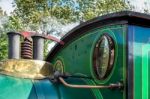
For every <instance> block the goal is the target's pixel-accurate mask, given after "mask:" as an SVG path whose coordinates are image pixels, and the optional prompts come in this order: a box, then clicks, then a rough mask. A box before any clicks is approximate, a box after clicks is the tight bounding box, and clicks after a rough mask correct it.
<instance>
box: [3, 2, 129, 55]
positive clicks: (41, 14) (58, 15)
mask: <svg viewBox="0 0 150 99" xmlns="http://www.w3.org/2000/svg"><path fill="white" fill-rule="evenodd" d="M13 6H15V10H14V11H13V12H12V15H11V16H9V20H8V21H7V23H6V24H3V25H1V27H2V28H3V29H1V30H2V31H4V33H5V35H6V32H8V31H34V32H41V33H43V32H46V33H48V34H54V35H59V36H60V35H62V32H63V30H62V27H63V26H66V25H67V24H71V23H74V22H80V21H86V20H89V19H92V18H94V17H97V16H100V15H103V14H107V13H112V12H115V11H121V10H126V9H129V8H130V5H129V4H128V3H126V2H124V1H122V0H14V3H13ZM0 16H6V15H4V12H3V11H2V9H0ZM7 17H8V16H7ZM65 32H66V31H65ZM63 34H64V33H63ZM1 37H3V38H1V41H3V40H4V39H5V40H6V36H2V35H1ZM1 44H3V45H7V44H6V43H1ZM45 44H48V43H45ZM4 48H5V47H3V48H2V47H1V49H4ZM5 52H6V51H4V52H1V53H2V54H1V55H2V56H5ZM2 58H4V57H2Z"/></svg>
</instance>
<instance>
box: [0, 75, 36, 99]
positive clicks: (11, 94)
mask: <svg viewBox="0 0 150 99" xmlns="http://www.w3.org/2000/svg"><path fill="white" fill-rule="evenodd" d="M32 87H33V84H32V81H31V80H27V79H17V78H13V77H9V76H5V75H0V99H28V98H29V96H30V92H31V90H32ZM35 98H36V97H35Z"/></svg>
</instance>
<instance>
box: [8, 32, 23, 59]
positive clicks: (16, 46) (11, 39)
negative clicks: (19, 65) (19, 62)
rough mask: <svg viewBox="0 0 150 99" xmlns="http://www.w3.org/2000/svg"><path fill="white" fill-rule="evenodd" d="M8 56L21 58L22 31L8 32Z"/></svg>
mask: <svg viewBox="0 0 150 99" xmlns="http://www.w3.org/2000/svg"><path fill="white" fill-rule="evenodd" d="M7 35H8V44H9V45H8V58H9V59H19V58H20V33H16V32H8V33H7Z"/></svg>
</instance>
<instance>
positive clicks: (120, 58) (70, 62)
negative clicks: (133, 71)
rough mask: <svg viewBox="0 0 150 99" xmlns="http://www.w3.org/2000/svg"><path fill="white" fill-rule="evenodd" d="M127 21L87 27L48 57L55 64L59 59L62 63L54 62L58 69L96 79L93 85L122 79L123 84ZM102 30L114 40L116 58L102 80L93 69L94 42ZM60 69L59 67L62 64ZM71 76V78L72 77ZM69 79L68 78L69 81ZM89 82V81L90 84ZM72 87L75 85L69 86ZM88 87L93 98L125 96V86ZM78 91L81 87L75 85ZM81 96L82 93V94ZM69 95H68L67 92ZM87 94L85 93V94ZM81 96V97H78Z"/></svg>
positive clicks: (119, 97) (118, 97)
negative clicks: (122, 23)
mask: <svg viewBox="0 0 150 99" xmlns="http://www.w3.org/2000/svg"><path fill="white" fill-rule="evenodd" d="M126 30H127V26H126V25H114V26H107V27H101V28H95V29H93V30H90V31H88V32H87V33H85V34H84V35H81V36H80V37H78V38H74V39H73V40H72V41H70V43H69V44H68V45H66V46H65V47H64V48H63V49H62V50H61V51H60V52H59V53H58V54H57V55H56V56H55V58H54V59H53V61H51V62H52V63H53V64H54V68H55V66H57V65H55V64H57V62H58V61H59V62H60V61H61V62H62V64H63V65H60V66H57V68H58V69H59V70H63V72H67V73H70V74H71V75H81V76H87V77H92V78H94V79H95V80H91V81H92V82H93V84H94V85H96V84H103V85H108V84H110V83H117V82H120V81H122V82H123V83H124V84H126V76H125V75H126ZM103 34H108V35H110V36H111V37H112V38H113V39H114V42H115V62H114V66H113V70H112V72H111V73H110V75H109V76H108V77H107V78H106V79H104V80H98V79H97V78H96V76H95V73H94V70H93V59H92V58H93V51H94V47H95V44H96V42H97V41H98V40H99V39H100V37H101V36H102V35H103ZM62 66H63V69H60V68H62ZM72 79H73V78H72ZM85 81H86V82H88V81H87V80H85ZM69 83H71V82H69ZM93 84H92V85H93ZM65 90H68V88H64V89H63V92H64V94H69V93H68V91H65ZM72 90H74V89H72ZM86 90H91V91H92V92H93V93H94V94H93V97H94V96H95V97H96V96H97V97H96V99H111V98H112V97H113V98H114V99H125V98H126V89H124V90H110V89H100V90H99V89H86ZM78 91H82V90H81V89H78ZM70 94H71V95H70V98H71V97H75V96H76V94H75V93H70ZM81 96H82V95H81ZM67 97H69V96H67ZM87 97H88V96H87ZM64 99H66V96H64ZM80 99H82V98H80Z"/></svg>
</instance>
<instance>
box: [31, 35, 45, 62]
mask: <svg viewBox="0 0 150 99" xmlns="http://www.w3.org/2000/svg"><path fill="white" fill-rule="evenodd" d="M32 38H33V59H36V60H43V57H44V37H43V36H41V35H34V36H32Z"/></svg>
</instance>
